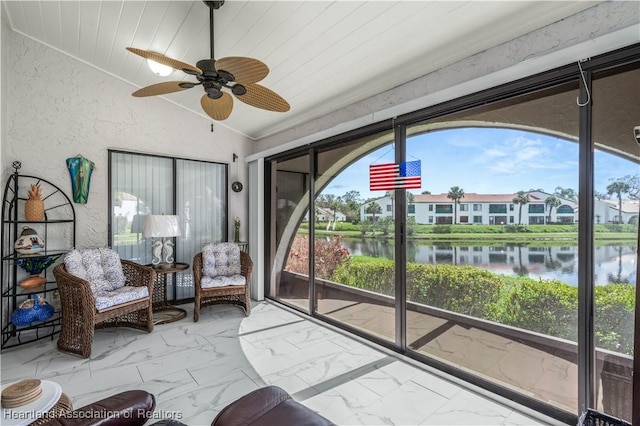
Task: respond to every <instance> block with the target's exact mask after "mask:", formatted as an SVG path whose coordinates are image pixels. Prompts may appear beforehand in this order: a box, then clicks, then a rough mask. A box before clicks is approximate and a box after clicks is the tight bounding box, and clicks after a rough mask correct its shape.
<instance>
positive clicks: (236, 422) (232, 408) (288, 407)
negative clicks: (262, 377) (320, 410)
mask: <svg viewBox="0 0 640 426" xmlns="http://www.w3.org/2000/svg"><path fill="white" fill-rule="evenodd" d="M273 425H305V426H330V425H333V423H332V422H331V421H329V420H328V419H326V418H324V417H322V416H321V415H320V414H317V413H316V412H314V411H313V410H311V409H309V408H307V407H305V406H304V405H302V404H300V403H299V402H297V401H295V400H294V399H292V398H291V395H289V394H288V393H287V392H286V391H285V390H284V389H282V388H279V387H277V386H266V387H263V388H260V389H257V390H255V391H253V392H250V393H248V394H246V395H245V396H243V397H241V398H240V399H238V400H236V401H235V402H232V403H231V404H229V405H227V406H226V407H225V408H223V409H222V411H220V412H219V413H218V415H217V416H216V418H215V419H213V423H211V426H273Z"/></svg>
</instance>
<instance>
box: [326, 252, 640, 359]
mask: <svg viewBox="0 0 640 426" xmlns="http://www.w3.org/2000/svg"><path fill="white" fill-rule="evenodd" d="M333 280H334V281H335V282H338V283H342V284H345V285H349V286H352V287H357V288H362V289H365V290H369V291H372V292H376V293H380V294H384V295H387V296H394V294H395V265H394V262H393V261H391V260H388V259H380V258H372V257H366V256H353V257H352V258H351V263H350V264H349V265H348V266H345V265H342V266H340V267H338V269H336V271H335V274H334V276H333ZM594 297H595V331H596V336H595V337H596V345H597V346H598V347H600V348H604V349H609V350H613V351H616V352H620V353H626V354H632V353H633V324H634V306H635V287H634V286H633V285H632V284H628V283H616V284H608V285H604V286H597V287H596V288H595V294H594ZM407 298H408V300H410V301H412V302H416V303H420V304H424V305H428V306H433V307H437V308H441V309H446V310H449V311H452V312H456V313H460V314H465V315H471V316H474V317H477V318H483V319H487V320H491V321H496V322H499V323H501V324H505V325H511V326H514V327H519V328H522V329H526V330H530V331H535V332H538V333H542V334H546V335H549V336H554V337H559V338H563V339H568V340H572V341H576V340H577V324H578V317H577V315H578V289H577V288H576V287H573V286H570V285H568V284H566V283H564V282H562V281H557V280H552V281H542V280H535V279H531V278H527V277H513V276H506V275H498V274H493V273H491V272H489V271H487V270H484V269H480V268H474V267H472V266H454V265H427V264H420V263H407Z"/></svg>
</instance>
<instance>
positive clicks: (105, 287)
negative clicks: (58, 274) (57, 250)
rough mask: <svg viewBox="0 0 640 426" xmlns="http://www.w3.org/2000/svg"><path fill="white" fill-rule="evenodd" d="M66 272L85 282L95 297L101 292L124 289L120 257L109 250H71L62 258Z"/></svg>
mask: <svg viewBox="0 0 640 426" xmlns="http://www.w3.org/2000/svg"><path fill="white" fill-rule="evenodd" d="M64 265H65V267H66V268H67V272H69V273H70V274H71V275H75V276H76V277H78V278H81V279H83V280H86V281H88V282H89V285H90V286H91V291H92V292H93V294H94V295H95V294H96V293H98V292H101V291H112V290H117V289H120V288H122V287H124V283H125V277H124V273H123V272H122V264H121V263H120V256H119V255H118V253H117V252H116V251H115V250H112V249H109V248H94V249H84V250H76V249H74V250H71V251H70V252H69V253H67V254H66V255H65V257H64Z"/></svg>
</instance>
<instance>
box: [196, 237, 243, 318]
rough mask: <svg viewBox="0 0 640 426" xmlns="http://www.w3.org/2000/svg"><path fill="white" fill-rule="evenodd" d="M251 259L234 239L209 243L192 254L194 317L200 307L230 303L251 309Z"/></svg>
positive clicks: (198, 313) (198, 315)
mask: <svg viewBox="0 0 640 426" xmlns="http://www.w3.org/2000/svg"><path fill="white" fill-rule="evenodd" d="M252 269H253V262H252V261H251V257H249V255H248V254H247V253H245V252H243V251H240V247H239V246H238V245H237V244H235V243H209V244H205V245H204V246H203V247H202V251H201V252H200V253H198V254H196V255H195V257H194V258H193V279H194V282H195V301H194V302H195V306H194V309H193V320H194V321H195V322H197V321H198V320H199V319H200V308H202V307H205V306H209V305H214V304H220V303H231V304H234V305H239V306H241V307H242V309H244V313H245V315H247V316H249V314H250V313H251V300H250V297H249V279H250V278H251V271H252Z"/></svg>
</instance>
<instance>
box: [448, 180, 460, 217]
mask: <svg viewBox="0 0 640 426" xmlns="http://www.w3.org/2000/svg"><path fill="white" fill-rule="evenodd" d="M447 198H449V199H451V200H453V224H454V225H455V224H456V217H457V216H458V203H459V202H460V200H461V199H463V198H464V189H462V188H460V187H458V186H452V187H451V189H450V190H449V193H448V194H447Z"/></svg>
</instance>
